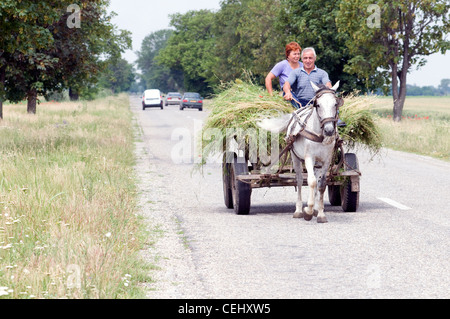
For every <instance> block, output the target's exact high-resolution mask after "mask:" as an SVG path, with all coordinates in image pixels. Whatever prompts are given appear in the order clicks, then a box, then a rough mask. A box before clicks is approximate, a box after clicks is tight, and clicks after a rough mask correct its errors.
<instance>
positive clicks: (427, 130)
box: [372, 97, 450, 161]
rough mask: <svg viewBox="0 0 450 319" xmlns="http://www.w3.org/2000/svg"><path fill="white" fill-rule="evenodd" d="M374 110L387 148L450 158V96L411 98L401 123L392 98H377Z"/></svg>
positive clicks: (405, 107)
mask: <svg viewBox="0 0 450 319" xmlns="http://www.w3.org/2000/svg"><path fill="white" fill-rule="evenodd" d="M372 112H374V113H376V114H378V116H379V119H378V120H377V125H378V127H379V129H380V132H381V134H382V136H383V146H384V147H387V148H391V149H394V150H398V151H404V152H411V153H415V154H419V155H426V156H431V157H434V158H437V159H441V160H445V161H450V139H449V138H448V136H449V133H450V97H408V98H407V99H406V102H405V106H404V109H403V118H402V121H401V122H399V123H395V122H394V121H393V120H392V98H388V97H382V98H377V99H376V101H375V103H374V104H373V106H372Z"/></svg>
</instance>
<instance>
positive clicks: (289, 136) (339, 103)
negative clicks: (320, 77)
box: [270, 89, 344, 170]
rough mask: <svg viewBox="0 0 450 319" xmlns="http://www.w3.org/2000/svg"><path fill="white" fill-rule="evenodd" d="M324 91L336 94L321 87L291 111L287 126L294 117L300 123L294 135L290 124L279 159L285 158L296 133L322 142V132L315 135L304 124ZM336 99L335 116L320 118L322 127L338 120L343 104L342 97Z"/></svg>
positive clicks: (316, 106)
mask: <svg viewBox="0 0 450 319" xmlns="http://www.w3.org/2000/svg"><path fill="white" fill-rule="evenodd" d="M326 93H332V94H336V92H335V91H333V90H330V89H322V90H319V91H318V92H317V94H316V96H315V97H314V98H313V99H312V100H311V101H309V102H308V104H307V105H306V106H305V107H303V108H301V109H299V110H296V111H294V112H293V113H292V117H291V119H290V121H289V124H288V127H289V126H290V125H291V123H292V121H293V120H294V119H295V120H296V121H297V124H299V125H300V131H299V132H298V133H297V134H295V135H294V134H291V132H292V130H293V129H294V127H295V126H292V127H291V130H290V132H288V134H287V137H286V142H287V145H286V147H285V148H284V149H283V150H282V151H281V153H280V156H279V158H280V159H281V157H282V156H283V155H285V157H286V158H287V155H288V151H290V150H291V149H292V145H293V144H294V142H295V140H296V139H297V136H298V135H301V136H303V137H305V138H307V139H309V140H311V141H313V142H317V143H322V142H323V140H324V136H323V134H321V135H317V134H316V133H314V132H310V131H309V130H307V129H305V127H306V124H307V122H308V120H309V118H310V117H311V115H312V111H313V109H314V108H318V107H320V106H319V105H318V104H317V100H318V99H319V98H321V97H322V95H324V94H326ZM294 100H295V98H294ZM336 101H337V102H336V116H335V117H329V118H325V119H321V121H320V125H321V127H322V129H323V126H324V125H325V124H326V123H328V122H337V121H338V119H339V114H338V112H337V110H338V109H339V107H341V106H342V105H343V104H344V100H343V98H337V99H336ZM295 102H296V103H298V104H299V105H301V104H300V102H298V101H297V100H295ZM311 102H313V103H312V104H311ZM307 112H309V113H308V115H307V116H306V117H305V121H302V120H301V115H303V114H306V113H307ZM286 158H285V160H284V161H283V162H282V163H283V165H282V166H284V163H285V162H286ZM274 164H275V163H273V164H272V165H271V166H270V168H272V166H273V165H274ZM281 169H282V167H281V168H280V170H281Z"/></svg>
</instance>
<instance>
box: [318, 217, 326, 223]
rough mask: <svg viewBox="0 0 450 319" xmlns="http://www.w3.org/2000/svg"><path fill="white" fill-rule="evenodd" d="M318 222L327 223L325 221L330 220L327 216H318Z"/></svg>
mask: <svg viewBox="0 0 450 319" xmlns="http://www.w3.org/2000/svg"><path fill="white" fill-rule="evenodd" d="M317 222H318V223H321V224H325V223H328V220H327V218H326V217H325V216H324V217H317Z"/></svg>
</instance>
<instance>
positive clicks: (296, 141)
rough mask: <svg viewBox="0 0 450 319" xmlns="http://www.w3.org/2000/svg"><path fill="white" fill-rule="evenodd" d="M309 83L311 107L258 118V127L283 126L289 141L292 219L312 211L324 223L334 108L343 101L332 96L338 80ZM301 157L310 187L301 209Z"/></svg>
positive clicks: (275, 128) (334, 133) (276, 129)
mask: <svg viewBox="0 0 450 319" xmlns="http://www.w3.org/2000/svg"><path fill="white" fill-rule="evenodd" d="M311 85H312V87H313V88H314V90H315V92H316V96H315V97H314V99H313V102H314V103H313V105H312V106H311V107H309V108H303V109H300V110H297V111H295V112H294V113H293V114H292V115H288V116H284V117H280V118H274V119H265V120H262V121H261V122H259V123H258V126H260V127H261V128H263V129H265V130H268V131H272V132H278V133H279V132H282V131H284V130H285V129H287V131H286V138H287V139H288V140H289V139H290V140H291V142H292V147H291V155H292V161H293V167H294V169H295V173H296V179H297V188H298V189H297V193H298V197H297V202H296V210H295V213H294V218H304V219H305V220H308V221H309V220H311V219H312V217H313V214H314V215H315V214H316V213H317V222H318V223H326V222H327V218H326V216H325V214H324V204H323V194H324V192H325V189H326V186H327V183H326V178H327V172H328V170H329V167H330V164H331V161H332V158H333V152H334V148H335V144H336V139H337V128H336V123H337V121H338V109H339V107H340V106H341V105H342V104H343V100H342V99H341V98H337V97H336V90H337V89H338V87H339V82H337V83H336V84H335V85H334V86H333V87H332V88H331V89H329V88H326V87H325V86H321V87H318V86H316V85H315V84H314V83H312V82H311ZM302 160H303V161H304V163H305V167H306V171H307V172H308V186H309V190H310V192H309V197H308V202H307V206H306V207H305V208H304V210H303V202H302V192H301V188H302V185H303V174H302V172H303V163H302Z"/></svg>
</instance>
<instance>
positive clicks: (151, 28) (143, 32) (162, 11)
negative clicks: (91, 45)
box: [110, 0, 450, 86]
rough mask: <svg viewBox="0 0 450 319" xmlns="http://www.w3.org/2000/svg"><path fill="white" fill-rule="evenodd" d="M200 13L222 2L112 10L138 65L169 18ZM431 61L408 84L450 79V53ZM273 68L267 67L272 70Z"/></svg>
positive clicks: (131, 1) (142, 2)
mask: <svg viewBox="0 0 450 319" xmlns="http://www.w3.org/2000/svg"><path fill="white" fill-rule="evenodd" d="M200 9H210V10H214V11H218V10H219V9H220V0H111V5H110V10H111V11H114V12H116V13H117V16H116V17H115V18H114V20H113V22H114V23H115V24H116V25H117V26H118V28H119V29H125V30H128V31H131V32H132V34H133V50H130V51H128V52H126V54H125V55H124V57H125V59H127V60H128V61H129V62H135V60H136V55H135V54H134V51H139V50H140V47H141V43H142V40H143V39H144V38H145V37H146V36H147V35H149V34H150V33H152V32H155V31H158V30H161V29H167V28H169V14H173V13H178V12H179V13H185V12H187V11H189V10H200ZM300 45H301V44H300ZM318 54H320V52H318ZM427 60H428V63H427V64H426V65H425V66H424V67H422V68H421V69H420V70H419V71H416V70H415V67H413V69H414V70H413V71H412V72H411V73H410V74H409V75H408V84H416V85H419V86H426V85H433V86H438V85H439V84H440V82H441V79H444V78H446V79H449V78H450V52H447V54H446V55H445V56H444V55H442V54H434V55H431V56H429V57H428V58H427ZM319 67H320V65H319ZM271 68H272V66H267V69H268V70H270V69H271Z"/></svg>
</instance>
